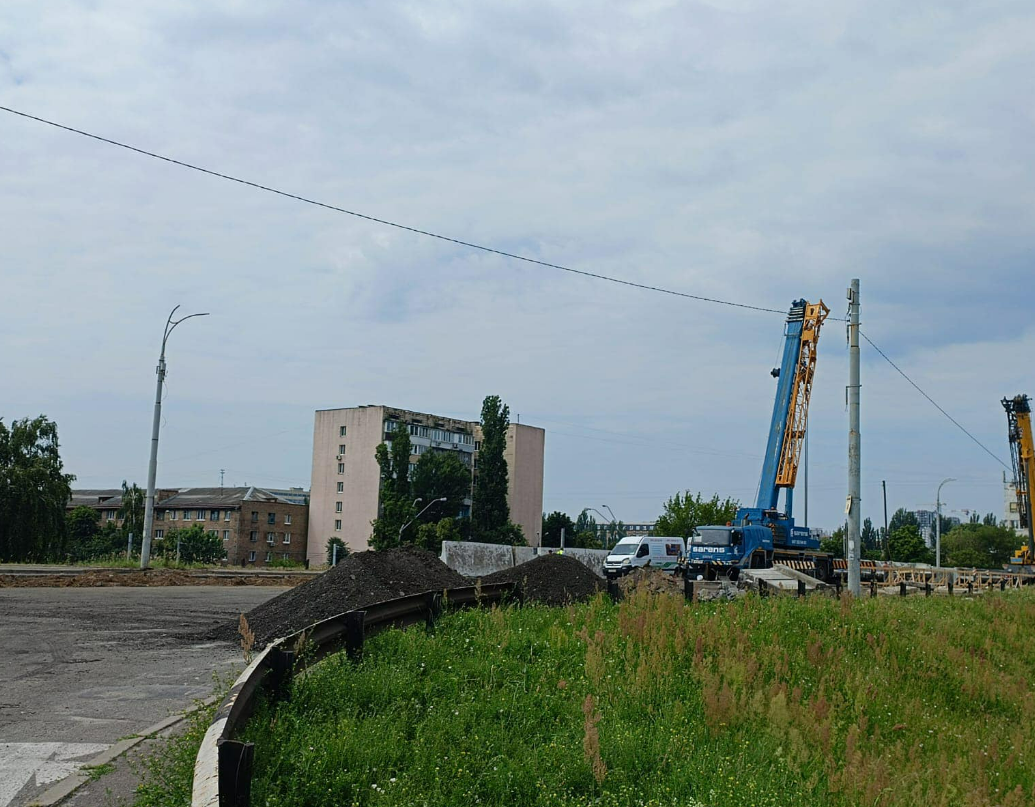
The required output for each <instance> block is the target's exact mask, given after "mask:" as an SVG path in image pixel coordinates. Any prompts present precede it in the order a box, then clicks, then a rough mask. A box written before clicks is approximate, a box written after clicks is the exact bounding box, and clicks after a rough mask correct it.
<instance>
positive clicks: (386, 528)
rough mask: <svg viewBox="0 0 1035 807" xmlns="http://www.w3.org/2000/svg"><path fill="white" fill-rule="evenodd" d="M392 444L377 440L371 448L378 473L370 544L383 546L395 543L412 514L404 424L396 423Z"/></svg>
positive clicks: (408, 442)
mask: <svg viewBox="0 0 1035 807" xmlns="http://www.w3.org/2000/svg"><path fill="white" fill-rule="evenodd" d="M389 434H391V435H392V444H391V446H389V445H388V444H387V443H381V444H380V445H379V446H378V447H377V448H376V449H374V458H375V459H376V460H377V465H378V468H379V469H380V475H381V481H380V485H381V493H380V506H379V508H378V515H377V518H375V519H374V520H373V521H372V522H370V526H371V527H372V531H371V535H370V545H371V546H372V547H373V548H374V549H387V548H389V547H393V546H398V545H399V533H400V531H401V530H402V528H403V527H404V526H405V525H406V524H407V523H408V522H410V521H412V520H413V519H414V518H415V517H416V515H417V510H416V508H415V507H414V506H413V496H412V491H411V490H410V452H411V447H410V432H409V429H408V428H407V427H406V424H404V423H400V424H398V425H397V427H396V430H395V431H394V432H389Z"/></svg>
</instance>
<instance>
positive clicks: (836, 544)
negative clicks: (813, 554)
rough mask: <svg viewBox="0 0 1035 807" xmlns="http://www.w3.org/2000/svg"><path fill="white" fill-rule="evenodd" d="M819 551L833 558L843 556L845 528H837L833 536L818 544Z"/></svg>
mask: <svg viewBox="0 0 1035 807" xmlns="http://www.w3.org/2000/svg"><path fill="white" fill-rule="evenodd" d="M819 551H820V552H826V553H828V554H830V555H833V556H834V557H835V558H843V557H844V556H845V528H844V527H843V526H842V527H838V528H837V529H836V530H834V532H833V534H831V535H829V536H828V537H826V538H824V539H822V540H821V541H820V542H819Z"/></svg>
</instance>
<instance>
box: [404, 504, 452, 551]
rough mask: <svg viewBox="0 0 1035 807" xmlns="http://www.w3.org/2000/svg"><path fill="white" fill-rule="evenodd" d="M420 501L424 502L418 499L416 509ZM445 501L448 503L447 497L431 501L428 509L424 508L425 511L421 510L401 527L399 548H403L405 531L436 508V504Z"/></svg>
mask: <svg viewBox="0 0 1035 807" xmlns="http://www.w3.org/2000/svg"><path fill="white" fill-rule="evenodd" d="M420 501H423V499H417V500H416V501H415V502H414V503H413V506H414V507H416V506H417V502H420ZM444 501H446V497H445V496H443V497H441V498H439V499H432V500H431V501H430V502H429V503H428V506H427V507H425V508H424V509H423V510H421V511H420V512H419V513H417V515H415V516H414V517H413V518H411V519H410V520H409V521H407V522H406V523H405V524H403V525H402V526H401V527H399V546H402V542H403V531H404V530H405V529H406V528H407V527H409V526H410V525H411V524H412V523H413V522H414V521H416V520H417V519H418V518H420V517H421V516H422V515H424V514H425V513H426V512H428V510H430V509H431V508H432V507H434V506H435V505H436V504H438V503H439V502H444Z"/></svg>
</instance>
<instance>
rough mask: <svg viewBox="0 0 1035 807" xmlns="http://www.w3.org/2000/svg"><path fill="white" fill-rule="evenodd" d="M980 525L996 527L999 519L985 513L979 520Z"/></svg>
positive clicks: (992, 514)
mask: <svg viewBox="0 0 1035 807" xmlns="http://www.w3.org/2000/svg"><path fill="white" fill-rule="evenodd" d="M981 523H982V524H984V525H985V526H986V527H998V526H999V519H997V518H996V517H995V513H986V514H985V517H984V518H983V519H981Z"/></svg>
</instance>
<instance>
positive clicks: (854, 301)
mask: <svg viewBox="0 0 1035 807" xmlns="http://www.w3.org/2000/svg"><path fill="white" fill-rule="evenodd" d="M859 389H860V383H859V279H858V278H854V279H853V280H852V286H851V288H849V289H848V502H847V505H846V509H847V511H848V553H847V558H848V590H849V592H851V594H852V596H853V597H858V596H859V595H860V594H861V593H862V592H861V588H860V579H859V527H860V519H861V515H862V474H861V469H862V462H861V458H860V451H861V440H860V436H859Z"/></svg>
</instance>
